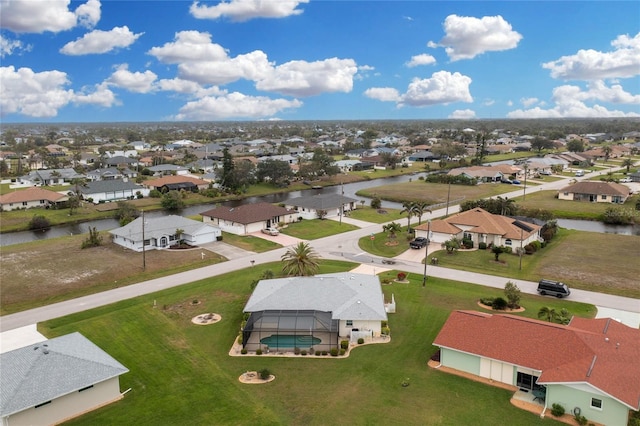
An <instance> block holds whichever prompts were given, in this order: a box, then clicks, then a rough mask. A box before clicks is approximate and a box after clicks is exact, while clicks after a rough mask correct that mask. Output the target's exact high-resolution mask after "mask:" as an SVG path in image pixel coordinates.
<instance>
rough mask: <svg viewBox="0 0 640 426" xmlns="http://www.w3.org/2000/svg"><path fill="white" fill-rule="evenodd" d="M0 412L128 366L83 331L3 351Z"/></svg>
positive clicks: (95, 380) (92, 381)
mask: <svg viewBox="0 0 640 426" xmlns="http://www.w3.org/2000/svg"><path fill="white" fill-rule="evenodd" d="M0 371H1V373H2V374H0V416H2V417H5V416H8V415H11V414H15V413H17V412H20V411H23V410H25V409H28V408H31V407H34V406H36V405H38V404H41V403H43V402H47V401H51V400H53V399H55V398H58V397H60V396H63V395H66V394H68V393H71V392H75V391H78V390H80V389H82V388H85V387H87V386H90V385H93V384H96V383H100V382H103V381H105V380H108V379H111V378H114V377H117V376H119V375H121V374H124V373H127V372H128V371H129V370H128V369H127V368H126V367H125V366H123V365H122V364H120V363H119V362H118V361H116V360H115V359H114V358H112V357H111V356H110V355H109V354H107V353H106V352H104V351H103V350H102V349H100V348H99V347H98V346H96V345H95V344H94V343H92V342H91V341H90V340H88V339H87V338H86V337H84V336H83V335H81V334H80V333H72V334H67V335H65V336H61V337H57V338H55V339H50V340H47V341H45V342H41V343H36V344H33V345H29V346H26V347H24V348H20V349H16V350H13V351H10V352H6V353H4V354H2V355H0Z"/></svg>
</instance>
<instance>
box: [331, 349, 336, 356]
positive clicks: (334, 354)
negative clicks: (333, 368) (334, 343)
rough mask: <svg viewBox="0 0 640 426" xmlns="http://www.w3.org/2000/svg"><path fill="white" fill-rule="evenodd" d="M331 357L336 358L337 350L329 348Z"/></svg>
mask: <svg viewBox="0 0 640 426" xmlns="http://www.w3.org/2000/svg"><path fill="white" fill-rule="evenodd" d="M331 356H338V348H331Z"/></svg>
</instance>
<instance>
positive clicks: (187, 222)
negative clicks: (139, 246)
mask: <svg viewBox="0 0 640 426" xmlns="http://www.w3.org/2000/svg"><path fill="white" fill-rule="evenodd" d="M178 228H179V229H182V230H183V231H184V233H185V234H186V235H196V234H198V233H199V232H201V230H206V229H210V228H212V229H215V228H216V227H214V226H212V225H208V224H206V223H202V222H198V221H197V220H192V219H187V218H186V217H182V216H178V215H169V216H163V217H155V218H149V217H147V218H145V226H144V233H145V234H144V237H145V239H151V238H156V239H159V238H161V237H163V236H166V235H173V234H175V232H176V229H178ZM109 233H111V234H113V235H118V236H121V237H125V238H128V239H131V240H133V241H139V240H141V239H142V217H139V218H137V219H135V220H133V221H131V222H129V223H128V224H126V225H125V226H122V227H120V228H117V229H113V230H111V231H109Z"/></svg>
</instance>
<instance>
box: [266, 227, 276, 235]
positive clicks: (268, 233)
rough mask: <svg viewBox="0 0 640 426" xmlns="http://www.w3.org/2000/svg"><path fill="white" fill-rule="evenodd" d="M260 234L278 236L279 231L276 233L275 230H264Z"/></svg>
mask: <svg viewBox="0 0 640 426" xmlns="http://www.w3.org/2000/svg"><path fill="white" fill-rule="evenodd" d="M262 233H263V234H267V235H279V234H280V231H278V230H277V229H276V228H264V229H263V230H262Z"/></svg>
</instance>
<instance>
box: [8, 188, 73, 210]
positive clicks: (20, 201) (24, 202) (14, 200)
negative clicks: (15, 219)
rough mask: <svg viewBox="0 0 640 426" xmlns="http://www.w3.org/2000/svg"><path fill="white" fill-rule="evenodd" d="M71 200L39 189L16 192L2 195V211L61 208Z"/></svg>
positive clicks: (53, 192) (56, 193)
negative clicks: (60, 206)
mask: <svg viewBox="0 0 640 426" xmlns="http://www.w3.org/2000/svg"><path fill="white" fill-rule="evenodd" d="M68 200H69V196H68V195H65V194H60V193H59V192H55V191H49V190H48V189H43V188H39V187H30V188H27V189H21V190H16V191H13V192H8V193H6V194H3V195H0V209H1V210H2V211H10V210H18V209H31V208H38V207H40V208H45V209H48V208H49V207H52V206H53V207H55V206H59V205H61V204H62V203H64V202H66V201H68Z"/></svg>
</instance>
